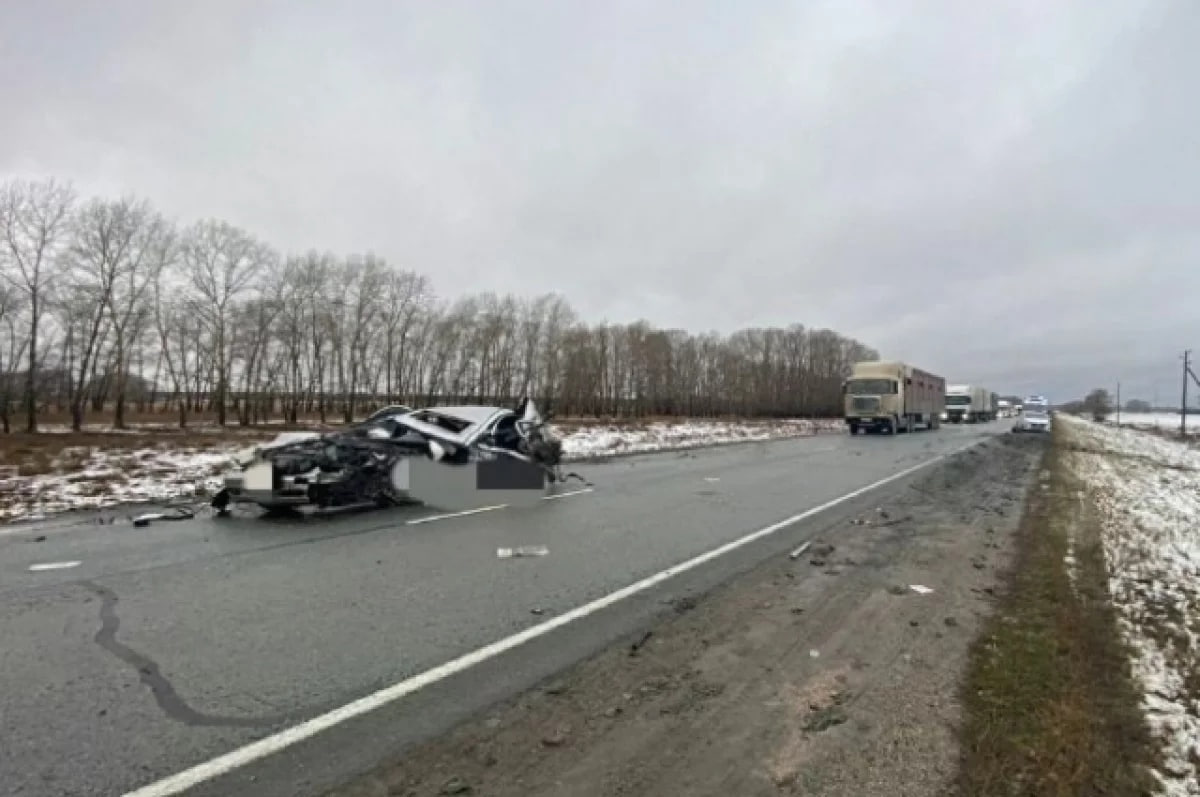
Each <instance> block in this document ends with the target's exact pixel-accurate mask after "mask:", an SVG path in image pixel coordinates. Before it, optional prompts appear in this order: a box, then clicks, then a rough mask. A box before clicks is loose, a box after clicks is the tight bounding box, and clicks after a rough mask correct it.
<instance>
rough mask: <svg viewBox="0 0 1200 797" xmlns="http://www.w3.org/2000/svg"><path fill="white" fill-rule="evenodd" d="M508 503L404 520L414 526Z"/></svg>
mask: <svg viewBox="0 0 1200 797" xmlns="http://www.w3.org/2000/svg"><path fill="white" fill-rule="evenodd" d="M506 506H508V504H496V505H495V506H481V507H477V508H475V509H464V510H463V511H462V512H448V513H446V514H445V515H429V516H427V517H419V518H414V519H413V520H406V521H404V522H405V523H407V524H408V525H410V526H415V525H417V524H418V523H432V522H433V521H435V520H447V519H449V518H452V517H466V516H467V515H477V514H479V513H480V512H491V511H492V510H493V509H504V507H506Z"/></svg>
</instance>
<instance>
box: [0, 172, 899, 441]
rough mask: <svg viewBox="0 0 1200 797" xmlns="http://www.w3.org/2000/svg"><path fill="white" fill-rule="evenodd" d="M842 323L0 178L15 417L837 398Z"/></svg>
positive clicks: (813, 409) (0, 269) (791, 406)
mask: <svg viewBox="0 0 1200 797" xmlns="http://www.w3.org/2000/svg"><path fill="white" fill-rule="evenodd" d="M876 356H877V354H876V352H875V351H873V350H872V349H870V348H868V347H866V346H865V345H863V344H862V343H859V342H858V341H855V340H852V339H849V338H847V337H844V336H842V335H840V334H838V333H837V332H835V331H833V330H830V329H808V328H807V327H805V326H803V325H801V324H794V325H791V326H789V327H786V328H753V329H744V330H741V331H739V332H736V333H734V334H731V335H727V336H722V335H718V334H716V333H711V332H710V333H701V334H694V333H690V332H688V331H685V330H681V329H659V328H656V327H654V326H652V325H651V324H650V323H649V322H647V321H644V320H642V321H637V322H635V323H628V324H615V323H588V322H586V321H584V320H582V319H581V318H579V316H578V315H577V314H576V313H575V312H574V311H573V310H572V308H571V306H570V305H569V304H568V302H567V301H566V300H565V298H564V297H562V296H561V295H559V294H557V293H545V294H542V295H537V296H513V295H497V294H495V293H482V294H477V295H469V296H462V297H458V298H454V299H449V298H443V297H440V296H438V295H437V294H436V293H435V291H434V290H433V286H432V283H431V281H430V279H429V277H427V276H426V275H424V274H421V273H418V272H415V271H411V270H408V269H404V268H400V267H397V266H396V265H394V264H392V263H389V262H387V260H386V259H384V258H382V257H379V256H377V255H375V254H371V253H366V254H350V255H346V256H338V255H334V254H330V253H327V252H317V251H308V252H304V253H282V252H280V251H279V250H277V249H275V248H273V247H272V246H270V245H269V244H267V243H266V242H264V241H262V240H261V239H259V238H257V237H256V236H254V235H253V234H251V233H249V232H247V231H245V230H243V229H240V228H238V227H236V226H234V225H231V224H229V223H227V222H224V221H220V220H216V219H204V220H200V221H196V222H195V223H193V224H190V225H180V224H178V223H176V222H174V221H171V220H169V219H167V218H166V217H165V216H164V215H163V214H161V213H160V212H159V211H157V210H155V209H154V207H153V206H152V205H151V203H150V202H148V201H147V200H144V199H139V198H136V197H129V196H125V197H120V198H115V199H113V198H104V197H90V198H82V197H80V196H79V195H78V194H77V192H76V190H75V189H74V187H73V186H72V184H71V183H69V182H63V181H60V180H58V179H56V178H47V179H42V180H25V179H17V178H14V179H9V180H7V181H6V182H4V183H3V184H0V424H2V426H3V430H4V432H9V431H11V430H13V429H23V430H25V431H30V432H33V431H37V429H38V423H39V417H41V416H44V415H45V414H46V413H48V412H56V413H60V414H66V415H68V416H69V417H70V419H71V424H72V427H73V428H74V429H76V430H78V429H80V428H81V427H82V424H83V423H84V422H85V419H86V418H87V417H88V415H89V413H106V417H107V416H108V415H110V416H111V419H112V423H113V425H114V426H115V427H117V428H125V427H126V426H127V424H128V422H129V421H128V419H129V417H130V414H131V412H133V411H137V412H139V413H146V412H150V413H162V414H164V415H166V416H168V417H170V418H172V419H173V420H174V422H177V423H178V425H179V426H180V427H186V426H187V425H188V423H189V420H190V419H193V418H194V417H195V416H196V415H197V414H199V413H206V414H211V415H213V416H215V418H216V419H217V421H218V422H219V423H221V424H229V423H237V424H241V425H252V424H255V423H259V422H262V421H264V420H267V419H273V418H282V419H285V420H288V421H292V422H295V421H296V420H297V419H298V418H299V417H301V416H305V417H311V416H313V415H316V416H319V417H320V419H321V420H322V421H325V420H326V419H327V418H340V419H341V420H344V421H350V420H353V419H354V418H356V417H360V416H361V415H362V414H363V413H365V412H368V411H370V410H372V409H374V408H375V407H378V406H380V405H383V404H392V403H403V404H409V405H413V406H416V405H420V404H426V405H428V404H433V403H459V402H462V403H497V404H505V405H508V404H512V403H515V401H517V400H518V399H519V397H520V396H523V395H530V396H533V397H535V398H536V399H537V400H539V402H540V403H542V404H544V405H546V406H548V407H549V408H550V409H551V410H552V411H553V412H554V414H555V415H556V416H559V417H564V416H572V417H574V416H594V417H631V418H638V417H646V416H689V417H716V416H743V417H747V416H797V415H810V416H821V415H837V414H838V413H840V408H841V383H842V380H843V379H844V378H845V377H846V376H847V375H848V374H849V369H850V366H851V364H852V363H854V362H855V361H858V360H864V359H874V358H875V357H876Z"/></svg>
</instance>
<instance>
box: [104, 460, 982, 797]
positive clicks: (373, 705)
mask: <svg viewBox="0 0 1200 797" xmlns="http://www.w3.org/2000/svg"><path fill="white" fill-rule="evenodd" d="M980 442H982V441H979V440H977V441H975V442H972V443H970V444H969V445H966V446H962V447H960V448H957V449H954V450H952V451H949V452H947V453H945V454H938V455H937V456H936V457H933V458H932V459H927V460H925V461H924V462H919V463H917V464H916V465H912V466H910V467H908V468H905V469H904V470H901V471H898V472H896V473H893V474H892V475H891V476H887V477H885V478H883V479H880V480H878V481H875V482H872V483H871V484H868V485H866V486H864V487H859V488H858V489H857V490H853V491H851V492H848V493H846V494H845V495H841V496H839V497H837V498H834V499H832V500H829V501H826V502H825V503H823V504H819V505H817V506H815V507H812V508H811V509H806V510H805V511H803V512H800V513H797V514H795V515H792V516H791V517H788V518H784V519H783V520H780V521H778V522H776V523H772V524H771V525H769V526H764V527H763V528H761V529H758V530H757V531H752V532H750V533H749V534H746V535H743V536H741V537H738V538H737V539H736V540H731V541H729V542H727V543H724V544H723V545H719V546H717V547H716V548H712V549H710V550H708V551H705V552H704V553H702V554H698V555H697V556H694V557H692V558H691V559H687V560H685V561H683V562H680V563H679V564H677V565H672V566H671V567H668V568H667V569H666V570H660V571H659V572H657V573H655V574H653V575H651V576H647V577H646V578H644V579H642V580H640V581H635V582H634V583H633V584H630V585H628V586H626V587H622V588H621V589H619V590H617V591H615V592H610V593H609V594H607V595H604V596H602V597H600V598H597V599H595V600H593V601H591V602H589V603H585V604H583V605H582V606H577V607H575V608H574V609H571V610H569V611H567V612H564V613H563V614H560V615H558V616H557V617H552V618H550V619H549V620H546V621H545V622H542V623H538V624H537V625H534V626H530V627H529V628H526V629H525V630H524V631H520V632H518V633H516V634H513V635H512V636H508V637H505V638H503V639H499V640H497V641H495V642H492V643H490V644H487V645H484V646H483V647H481V648H477V649H475V650H473V651H471V652H470V653H465V654H463V655H462V656H459V657H458V658H456V659H451V660H450V661H448V662H445V663H443V664H439V665H438V666H436V667H433V668H431V669H429V670H426V671H424V672H422V673H418V674H417V675H414V676H412V677H410V678H406V679H404V680H403V681H399V682H397V683H394V684H392V685H391V686H386V687H384V688H383V689H380V690H378V691H376V692H373V693H372V694H369V695H366V696H364V697H360V698H358V699H357V700H353V701H351V702H349V703H347V704H346V705H344V706H340V707H338V708H335V709H333V710H332V711H328V712H326V713H324V714H321V715H318V716H316V717H313V718H312V719H308V720H305V721H304V722H301V723H298V724H296V725H293V726H292V727H290V728H286V729H284V730H282V731H279V732H277V733H273V734H271V735H270V736H266V737H263V738H262V739H259V740H257V741H254V742H250V743H249V744H246V745H243V746H241V747H238V748H236V749H234V750H230V751H229V752H228V753H223V754H221V755H219V756H217V757H216V758H211V759H209V760H208V761H204V762H202V763H200V764H196V765H194V766H192V767H189V768H188V769H185V770H183V771H181V772H178V773H176V774H174V775H168V776H167V777H165V778H162V779H160V780H157V781H154V782H153V783H149V784H147V785H145V786H141V787H139V788H136V789H134V790H133V791H129V792H125V794H124V795H122V797H169V795H173V794H179V793H180V792H182V791H185V790H187V789H190V788H192V787H194V786H198V785H200V784H202V783H205V782H207V781H210V780H214V779H216V778H218V777H221V776H223V775H227V774H229V773H230V772H233V771H234V770H237V769H239V768H241V767H243V766H246V765H247V764H252V763H254V762H255V761H258V760H260V759H263V758H266V757H267V756H269V755H272V754H274V753H277V752H279V751H281V750H284V749H286V748H288V747H291V746H292V745H294V744H297V743H299V742H302V741H304V740H306V739H310V738H312V737H314V736H316V735H317V734H319V733H321V732H323V731H326V730H329V729H330V728H334V727H336V726H338V725H340V724H342V723H343V722H346V721H348V720H351V719H354V718H355V717H359V716H361V715H363V714H367V713H369V712H371V711H374V710H376V709H379V708H382V707H384V706H386V705H388V704H389V703H393V702H395V701H397V700H399V699H400V698H402V697H407V696H408V695H410V694H413V693H414V692H417V691H419V690H421V689H423V688H425V687H426V686H429V685H430V684H434V683H437V682H438V681H441V680H444V679H446V678H448V677H450V676H451V675H456V674H458V673H460V672H463V671H465V670H468V669H470V668H471V667H474V666H475V665H477V664H481V663H483V662H485V661H487V660H489V659H493V658H495V657H496V656H499V655H500V654H502V653H507V652H508V651H510V650H512V649H514V648H516V647H519V646H520V645H523V644H524V643H526V642H528V641H530V640H532V639H536V638H538V637H540V636H544V635H546V634H548V633H550V632H551V631H554V630H555V629H557V628H561V627H562V626H565V625H567V624H568V623H572V622H574V621H575V620H579V619H582V618H584V617H587V616H588V615H591V614H595V613H596V612H598V611H600V610H601V609H606V608H608V607H609V606H612V605H614V604H617V603H619V602H621V601H623V600H625V599H626V598H629V597H632V596H634V595H637V594H638V593H640V592H645V591H646V590H648V589H650V588H651V587H654V586H657V585H658V584H661V583H662V582H664V581H666V580H667V579H670V578H672V577H674V576H676V575H679V574H680V573H686V572H687V571H689V570H692V569H694V568H697V567H699V566H700V565H702V564H705V563H707V562H711V561H712V560H714V559H717V558H719V557H721V556H724V555H725V554H727V553H729V552H730V551H735V550H737V549H738V548H741V547H743V546H745V545H749V544H750V543H752V542H754V541H756V540H760V539H762V538H764V537H768V536H770V535H772V534H775V533H776V532H779V531H782V530H783V529H786V528H788V527H789V526H794V525H795V524H797V523H800V522H802V521H804V520H808V519H809V518H811V517H814V516H816V515H819V514H821V513H822V512H825V511H827V510H829V509H832V508H833V507H835V506H838V505H839V504H843V503H845V502H847V501H851V500H853V499H855V498H858V497H859V496H862V495H865V494H866V493H869V492H871V491H873V490H877V489H879V488H880V487H883V486H885V485H888V484H891V483H892V482H895V481H899V480H900V479H903V478H904V477H906V476H909V475H911V474H913V473H916V472H917V471H919V470H922V469H924V468H927V467H929V466H930V465H934V464H936V463H938V462H941V461H942V460H944V459H949V458H950V457H954V456H957V455H958V454H961V453H962V452H964V451H966V450H968V449H970V448H974V447H975V446H977V445H979V444H980Z"/></svg>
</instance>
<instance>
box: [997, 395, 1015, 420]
mask: <svg viewBox="0 0 1200 797" xmlns="http://www.w3.org/2000/svg"><path fill="white" fill-rule="evenodd" d="M1012 413H1013V405H1012V402H1011V401H1009V400H1008V399H1000V400H999V401H997V402H996V417H997V418H1008V417H1011V416H1012Z"/></svg>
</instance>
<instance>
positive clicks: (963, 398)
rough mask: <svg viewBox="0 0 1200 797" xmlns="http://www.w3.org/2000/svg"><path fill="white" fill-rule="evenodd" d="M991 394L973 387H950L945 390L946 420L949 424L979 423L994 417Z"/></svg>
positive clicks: (980, 388)
mask: <svg viewBox="0 0 1200 797" xmlns="http://www.w3.org/2000/svg"><path fill="white" fill-rule="evenodd" d="M992 395H993V394H992V393H991V392H989V391H988V390H985V389H984V388H982V387H976V386H974V385H950V387H948V388H947V389H946V415H947V418H946V420H948V421H950V423H979V422H981V421H990V420H992V418H993V417H994V410H993V408H992Z"/></svg>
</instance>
